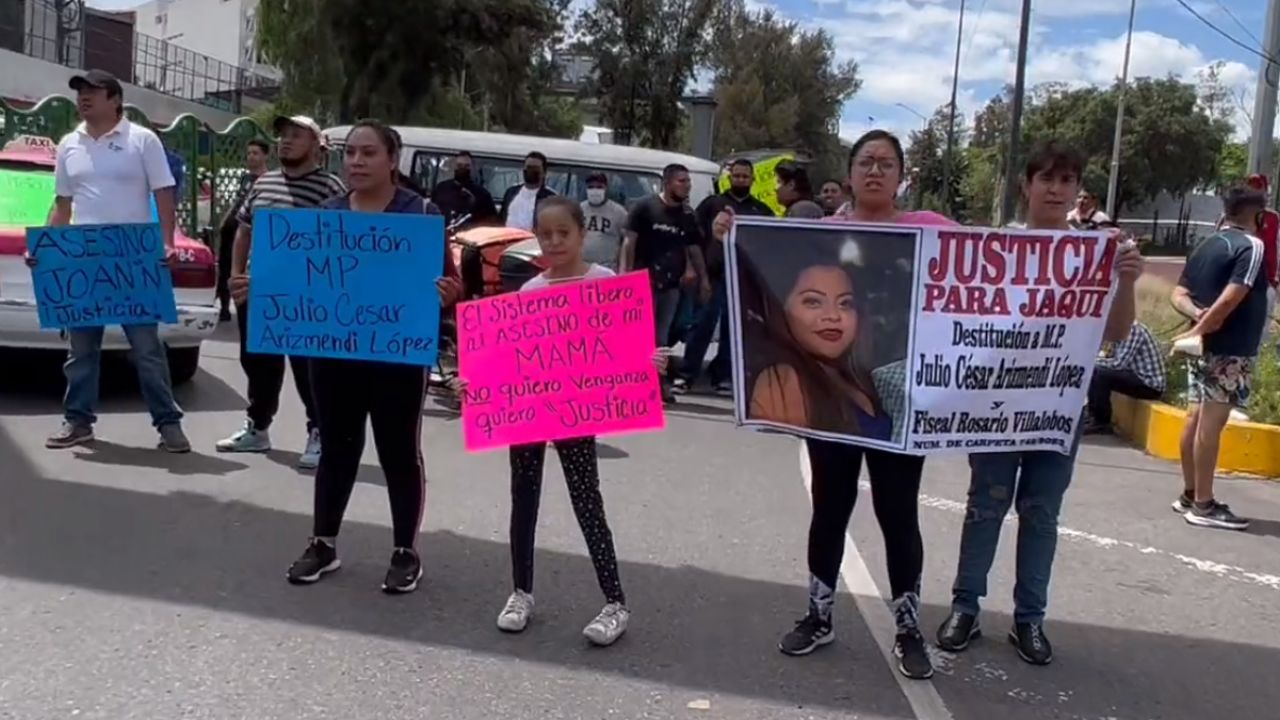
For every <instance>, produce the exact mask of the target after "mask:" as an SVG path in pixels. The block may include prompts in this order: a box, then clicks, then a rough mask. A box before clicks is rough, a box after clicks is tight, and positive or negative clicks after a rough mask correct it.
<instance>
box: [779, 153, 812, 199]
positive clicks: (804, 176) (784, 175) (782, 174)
mask: <svg viewBox="0 0 1280 720" xmlns="http://www.w3.org/2000/svg"><path fill="white" fill-rule="evenodd" d="M773 172H774V174H775V175H777V176H778V179H779V180H781V181H782V184H783V185H787V184H790V185H791V186H793V187H794V188H795V189H796V192H797V193H798V194H799V195H800V197H804V198H808V197H813V183H811V182H809V171H807V170H805V169H804V168H802V167H800V166H799V165H797V164H795V163H793V162H781V163H778V166H777V167H776V168H775V169H774V171H773Z"/></svg>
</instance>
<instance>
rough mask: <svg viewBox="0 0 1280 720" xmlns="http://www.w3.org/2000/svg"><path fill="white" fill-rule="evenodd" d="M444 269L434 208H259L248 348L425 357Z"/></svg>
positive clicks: (434, 338)
mask: <svg viewBox="0 0 1280 720" xmlns="http://www.w3.org/2000/svg"><path fill="white" fill-rule="evenodd" d="M443 271H444V218H442V217H440V216H438V215H418V214H398V213H357V212H346V211H341V210H259V211H258V212H256V213H254V215H253V250H252V252H251V254H250V266H249V276H250V281H249V328H248V330H249V339H248V348H249V351H250V352H258V353H268V354H273V355H301V356H309V357H327V358H343V359H350V360H378V361H382V362H394V363H405V364H410V365H431V364H432V363H434V362H435V360H436V354H437V351H438V347H437V346H438V344H439V335H440V295H439V293H438V292H437V290H436V278H438V277H440V275H441V273H442V272H443Z"/></svg>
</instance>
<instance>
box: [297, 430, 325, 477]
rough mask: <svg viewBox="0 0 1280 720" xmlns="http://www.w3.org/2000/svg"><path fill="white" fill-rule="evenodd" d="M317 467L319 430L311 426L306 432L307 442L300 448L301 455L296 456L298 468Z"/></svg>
mask: <svg viewBox="0 0 1280 720" xmlns="http://www.w3.org/2000/svg"><path fill="white" fill-rule="evenodd" d="M318 467H320V431H319V430H316V429H314V428H313V429H311V430H310V431H308V432H307V444H306V446H305V447H303V449H302V455H300V456H298V468H299V469H302V470H315V469H316V468H318Z"/></svg>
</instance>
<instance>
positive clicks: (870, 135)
mask: <svg viewBox="0 0 1280 720" xmlns="http://www.w3.org/2000/svg"><path fill="white" fill-rule="evenodd" d="M877 140H883V141H885V142H887V143H889V144H890V145H892V146H893V154H894V155H897V156H898V169H899V170H900V171H901V172H902V173H906V171H907V155H906V153H904V152H902V141H901V140H899V139H898V136H897V135H894V134H893V133H891V132H889V131H888V130H868V131H867V132H865V133H863V135H862V137H860V138H858V139H857V140H855V141H854V143H853V147H852V148H850V149H849V164H848V169H849V170H850V173H849V174H851V175H852V174H853V173H852V170H853V160H854V158H856V157H858V151H860V150H862V148H863V147H865V146H866V144H867V143H871V142H875V141H877Z"/></svg>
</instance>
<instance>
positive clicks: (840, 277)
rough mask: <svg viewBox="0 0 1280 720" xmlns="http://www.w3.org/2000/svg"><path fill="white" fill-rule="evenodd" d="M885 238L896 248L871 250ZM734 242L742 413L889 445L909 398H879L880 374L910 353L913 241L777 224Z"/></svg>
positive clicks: (744, 231)
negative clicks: (909, 328) (908, 315)
mask: <svg viewBox="0 0 1280 720" xmlns="http://www.w3.org/2000/svg"><path fill="white" fill-rule="evenodd" d="M896 239H898V238H894V239H893V240H896ZM886 242H887V243H891V244H892V245H895V246H896V247H892V248H886V247H879V248H877V249H876V251H873V252H868V250H869V249H870V247H871V245H872V244H873V243H875V244H877V245H878V244H881V243H886ZM735 245H736V255H737V257H736V260H737V262H736V265H737V280H738V292H739V302H740V308H741V312H740V315H739V317H740V318H741V338H742V342H741V346H742V362H743V374H742V377H743V379H744V381H745V384H744V385H743V388H744V390H745V398H744V400H745V404H744V410H745V413H744V414H745V418H744V419H745V420H746V421H757V422H765V423H771V424H778V425H786V426H792V427H795V428H797V429H803V430H812V431H817V432H821V433H829V434H835V435H844V436H853V437H857V438H864V439H868V440H876V441H882V442H889V441H891V440H893V439H894V438H895V437H896V436H898V435H899V434H898V433H895V425H894V421H895V415H897V414H900V408H901V407H902V405H903V402H902V398H901V397H892V398H888V400H889V401H890V402H889V403H887V402H886V398H884V397H882V393H883V392H884V388H885V387H886V386H885V383H884V382H883V377H884V376H885V373H884V372H882V370H883V369H884V368H889V369H892V367H893V366H895V365H896V366H897V367H898V369H899V372H898V373H896V374H898V375H900V374H901V373H900V370H901V361H902V359H903V358H905V357H906V353H907V347H906V345H907V336H908V332H907V325H908V323H907V317H906V316H907V314H908V312H909V308H910V291H911V288H912V287H913V282H912V273H911V268H912V264H911V259H912V258H913V257H914V243H911V242H893V241H892V240H889V241H885V240H882V239H880V238H875V237H861V238H860V237H858V233H850V232H845V231H832V230H829V229H828V230H812V229H805V228H800V227H786V226H772V227H767V228H766V227H750V228H746V227H744V228H741V229H740V231H739V235H738V237H737V240H736V243H735ZM886 251H887V252H886ZM882 343H883V344H884V347H883V348H881V349H879V351H877V349H876V346H877V345H880V344H882ZM873 371H878V372H877V377H876V378H875V379H873ZM889 374H890V375H893V374H895V373H892V372H890V373H889ZM877 380H880V382H877ZM877 387H880V388H881V390H877ZM894 391H896V392H897V393H898V394H899V395H901V394H903V393H905V388H904V387H903V386H902V385H901V384H900V383H899V384H897V385H896V387H894V389H893V390H890V391H889V392H894ZM886 404H891V405H892V406H893V409H894V410H898V412H896V413H895V412H894V411H893V410H890V409H887V408H886Z"/></svg>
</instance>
